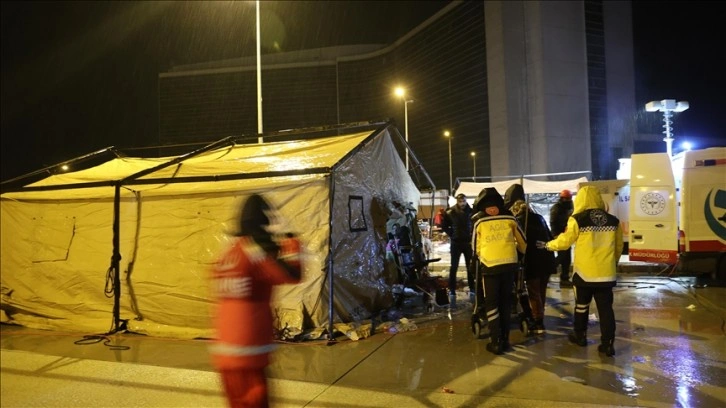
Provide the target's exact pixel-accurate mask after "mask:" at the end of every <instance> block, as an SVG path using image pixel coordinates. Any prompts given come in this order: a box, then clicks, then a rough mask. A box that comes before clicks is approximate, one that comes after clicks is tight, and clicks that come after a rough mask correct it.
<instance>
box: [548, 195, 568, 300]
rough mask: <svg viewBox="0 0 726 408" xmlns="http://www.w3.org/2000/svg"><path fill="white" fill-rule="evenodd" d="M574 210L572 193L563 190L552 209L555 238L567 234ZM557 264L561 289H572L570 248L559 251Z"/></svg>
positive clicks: (551, 225)
mask: <svg viewBox="0 0 726 408" xmlns="http://www.w3.org/2000/svg"><path fill="white" fill-rule="evenodd" d="M572 209H573V206H572V193H571V192H570V190H562V191H561V192H560V199H559V201H557V202H556V203H555V205H553V206H552V208H551V209H550V228H552V235H553V236H554V237H555V238H557V236H558V235H560V234H562V233H563V232H565V229H566V228H567V219H568V218H570V215H572ZM557 264H558V265H560V287H561V288H571V287H572V281H571V280H570V265H571V264H572V254H571V253H570V248H569V247H567V248H563V249H562V250H558V251H557Z"/></svg>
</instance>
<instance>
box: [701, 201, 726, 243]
mask: <svg viewBox="0 0 726 408" xmlns="http://www.w3.org/2000/svg"><path fill="white" fill-rule="evenodd" d="M713 192H714V191H713V190H711V191H709V192H708V195H707V196H706V201H705V202H704V203H703V214H704V215H705V218H706V223H707V224H708V227H709V228H711V231H713V233H714V234H716V235H717V236H718V237H719V238H721V239H722V240H724V241H726V191H724V190H716V194H714V197H713V205H711V194H713Z"/></svg>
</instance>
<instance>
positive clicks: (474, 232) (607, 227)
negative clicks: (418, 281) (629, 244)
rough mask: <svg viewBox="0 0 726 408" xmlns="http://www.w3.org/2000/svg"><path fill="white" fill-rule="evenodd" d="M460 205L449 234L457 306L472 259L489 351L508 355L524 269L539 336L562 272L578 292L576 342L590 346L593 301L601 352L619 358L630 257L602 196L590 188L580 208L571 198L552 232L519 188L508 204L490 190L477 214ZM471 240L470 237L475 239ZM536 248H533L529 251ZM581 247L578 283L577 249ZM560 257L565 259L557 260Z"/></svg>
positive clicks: (557, 208) (564, 197)
mask: <svg viewBox="0 0 726 408" xmlns="http://www.w3.org/2000/svg"><path fill="white" fill-rule="evenodd" d="M456 199H457V204H456V206H454V207H451V208H449V209H448V210H447V211H446V214H445V217H444V220H443V225H442V229H443V230H444V232H446V234H447V235H448V236H449V238H450V243H451V268H450V270H449V289H450V296H451V300H452V306H454V305H455V299H456V296H455V291H456V271H457V269H458V265H459V260H460V257H461V255H462V254H463V255H464V260H465V262H466V268H467V280H468V285H469V293H470V296H471V297H473V296H474V294H475V293H476V290H477V288H476V285H479V283H478V282H476V279H475V277H474V274H473V268H474V267H476V268H479V269H480V270H481V276H482V281H483V286H484V290H483V293H484V296H485V299H484V309H485V312H486V318H487V322H488V325H489V332H490V339H491V340H490V343H489V344H487V350H488V351H490V352H492V353H494V354H502V353H504V352H505V351H508V350H509V349H510V348H511V346H510V343H509V327H510V322H511V309H512V293H513V289H514V280H515V278H516V276H517V273H518V271H519V268H520V267H521V268H522V269H523V273H524V279H525V280H526V289H527V293H528V295H529V306H530V308H531V310H532V318H533V320H534V326H533V327H532V333H533V334H535V335H541V334H544V333H545V327H544V308H545V303H546V302H545V301H546V291H547V285H548V283H549V278H550V275H552V274H555V273H556V270H557V269H556V268H557V266H558V264H559V266H560V267H561V272H560V287H561V288H567V287H573V286H574V291H575V303H576V305H575V310H574V319H573V326H574V330H573V331H572V332H571V333H569V335H568V338H569V340H570V341H571V342H572V343H574V344H576V345H579V346H583V347H584V346H587V337H586V332H587V322H588V317H589V305H590V303H591V301H592V299H593V298H594V299H595V303H596V306H597V309H598V314H599V315H600V331H601V344H600V346H599V347H598V351H600V352H601V353H604V354H605V355H607V356H609V357H610V356H613V355H614V354H615V349H614V338H615V316H614V312H613V307H612V305H613V292H612V288H613V287H614V286H615V284H616V266H617V262H618V260H619V258H620V254H621V252H622V249H623V239H622V231H621V229H620V222H619V220H618V219H617V218H616V217H614V216H613V215H611V214H608V213H607V212H606V211H605V208H606V207H605V204H604V202H603V200H602V197H601V195H600V192H599V190H598V189H597V188H595V187H591V186H585V187H582V188H581V189H580V190H579V192H578V194H577V196H576V197H575V201H574V202H573V200H572V194H571V192H570V191H568V190H563V191H562V192H561V193H560V197H559V201H558V202H557V203H556V204H555V205H554V206H553V207H552V210H551V212H550V225H551V227H552V229H551V230H550V228H548V227H547V224H546V222H545V220H544V217H542V216H541V215H539V214H537V213H536V212H535V211H533V210H532V209H531V208H530V206H529V205H528V204H527V202H526V200H525V193H524V188H523V187H522V185H520V184H515V185H512V186H511V187H510V188H509V189H508V190H507V192H506V193H505V196H504V198H503V197H502V196H501V194H500V193H499V192H498V191H497V190H496V189H495V188H485V189H484V190H482V191H481V192H480V193H479V195H478V196H477V198H476V200H475V201H474V206H473V208H472V207H471V206H469V204H468V203H467V201H466V197H465V196H464V195H463V194H459V195H457V197H456ZM467 236H468V237H469V238H468V239H467ZM528 242H529V244H528ZM573 245H575V262H574V271H573V274H572V278H570V265H571V263H572V260H571V256H570V248H571V247H572V246H573ZM554 252H557V257H555V256H554Z"/></svg>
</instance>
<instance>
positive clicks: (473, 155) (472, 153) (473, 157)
mask: <svg viewBox="0 0 726 408" xmlns="http://www.w3.org/2000/svg"><path fill="white" fill-rule="evenodd" d="M471 158H472V159H474V181H476V152H471Z"/></svg>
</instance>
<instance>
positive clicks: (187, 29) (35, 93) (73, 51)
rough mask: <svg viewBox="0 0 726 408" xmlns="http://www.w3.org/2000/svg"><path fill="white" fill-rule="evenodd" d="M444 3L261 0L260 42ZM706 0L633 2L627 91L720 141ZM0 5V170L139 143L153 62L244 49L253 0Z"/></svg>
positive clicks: (149, 107)
mask: <svg viewBox="0 0 726 408" xmlns="http://www.w3.org/2000/svg"><path fill="white" fill-rule="evenodd" d="M447 3H448V2H446V1H436V2H435V1H417V2H407V1H371V2H368V1H346V2H343V1H339V2H336V1H312V2H307V1H293V2H269V1H265V2H262V10H263V12H262V17H261V19H262V27H263V32H262V39H263V40H262V41H263V53H266V52H272V50H273V49H274V48H275V47H277V49H280V50H283V51H289V50H297V49H304V48H317V47H320V46H333V45H342V44H353V43H391V42H393V41H395V40H396V39H397V38H400V37H401V36H402V35H404V34H405V33H406V32H408V31H409V30H410V29H412V28H413V27H415V26H416V25H417V24H419V23H420V22H422V21H423V20H425V19H426V18H428V17H430V16H431V15H433V14H434V13H435V12H437V11H438V10H440V9H441V8H442V7H443V6H445V5H446V4H447ZM712 4H713V3H710V2H703V3H700V2H693V1H690V2H645V1H636V2H635V5H634V10H633V22H634V41H635V44H634V47H635V48H634V51H635V64H636V97H637V103H638V104H639V107H641V106H642V105H643V104H644V103H645V102H647V101H649V100H661V99H677V100H687V101H689V103H690V106H691V107H690V109H689V110H688V111H686V112H684V113H682V114H680V115H679V116H677V117H676V121H675V123H674V129H675V133H676V137H680V135H688V136H693V137H710V138H711V140H710V141H709V142H710V144H712V145H713V144H715V143H719V139H720V144H721V145H724V144H726V141H725V140H724V139H726V133H725V132H724V131H723V130H722V128H721V127H718V126H717V124H716V118H718V117H719V115H721V114H723V112H724V108H726V104H724V102H723V100H724V95H721V94H719V93H718V92H719V90H724V89H726V86H724V79H723V71H724V69H723V66H722V65H721V64H720V62H719V61H718V60H719V59H720V58H719V57H718V55H721V58H722V57H723V55H724V46H723V38H724V35H723V30H717V29H716V28H717V27H718V28H721V27H720V26H717V23H719V24H722V21H720V20H719V21H717V15H718V13H716V12H715V11H714V9H713V6H712ZM1 6H2V15H1V17H2V101H1V102H2V105H1V109H2V117H1V119H2V133H1V139H2V152H1V153H2V174H1V176H2V177H1V178H2V179H3V180H7V179H9V178H12V177H15V176H18V175H20V174H24V173H27V172H30V171H33V170H37V169H39V168H41V167H44V166H49V165H52V164H56V163H59V162H62V161H64V160H67V159H71V158H73V157H77V156H80V155H83V154H86V153H89V152H92V151H95V150H98V149H102V148H104V147H108V146H117V147H121V148H123V147H132V146H148V145H153V144H154V142H153V141H156V140H157V130H158V106H157V103H158V102H157V79H158V74H159V73H160V72H165V71H167V70H168V69H169V68H170V67H171V66H172V65H175V64H176V65H179V64H187V63H195V62H205V61H210V60H217V59H224V58H235V57H240V56H242V55H246V56H251V55H254V52H255V32H254V29H255V19H254V2H245V1H239V2H231V1H221V2H147V1H142V2H96V1H80V2H62V1H52V2H32V1H23V2H11V1H3V2H2V3H1ZM381 22H383V24H382V23H381ZM263 86H264V84H263ZM652 115H655V117H654V118H652V119H653V120H655V121H657V122H660V121H661V117H660V116H659V114H652ZM714 139H715V140H716V141H714ZM663 150H665V148H663Z"/></svg>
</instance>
